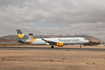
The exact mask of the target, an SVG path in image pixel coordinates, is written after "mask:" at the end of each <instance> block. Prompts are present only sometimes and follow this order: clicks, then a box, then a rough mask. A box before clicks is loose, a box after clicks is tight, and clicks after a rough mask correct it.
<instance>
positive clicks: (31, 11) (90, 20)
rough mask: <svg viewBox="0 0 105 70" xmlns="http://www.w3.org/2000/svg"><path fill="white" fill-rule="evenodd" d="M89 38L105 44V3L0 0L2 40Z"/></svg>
mask: <svg viewBox="0 0 105 70" xmlns="http://www.w3.org/2000/svg"><path fill="white" fill-rule="evenodd" d="M16 29H21V30H22V31H23V32H24V33H25V34H27V35H28V34H29V33H33V34H34V35H59V34H62V35H66V34H70V35H89V36H94V37H96V38H98V39H101V40H103V41H105V0H0V37H2V36H6V35H16V34H17V33H16Z"/></svg>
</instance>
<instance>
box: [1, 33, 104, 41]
mask: <svg viewBox="0 0 105 70" xmlns="http://www.w3.org/2000/svg"><path fill="white" fill-rule="evenodd" d="M27 37H28V35H27ZM39 37H40V36H39V35H34V38H39ZM43 37H44V38H59V37H61V38H62V37H64V38H66V37H84V38H86V39H88V40H89V41H92V42H100V43H104V41H101V40H99V39H98V38H95V37H93V36H87V35H74V36H71V35H65V36H63V35H44V36H43ZM17 39H18V37H17V35H8V36H3V37H1V38H0V42H13V43H15V42H16V40H17Z"/></svg>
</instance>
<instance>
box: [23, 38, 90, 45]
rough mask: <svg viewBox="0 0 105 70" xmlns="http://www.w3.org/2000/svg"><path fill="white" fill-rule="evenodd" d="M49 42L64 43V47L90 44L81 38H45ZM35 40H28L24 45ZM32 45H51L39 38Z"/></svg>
mask: <svg viewBox="0 0 105 70" xmlns="http://www.w3.org/2000/svg"><path fill="white" fill-rule="evenodd" d="M44 39H45V40H47V41H53V42H58V43H63V44H64V45H68V44H85V43H88V42H89V41H88V40H86V39H85V38H81V37H74V38H72V37H71V38H44ZM32 40H33V39H27V40H26V41H24V43H27V44H28V43H29V42H31V41H32ZM30 44H32V45H50V44H49V43H46V42H45V41H43V40H42V39H41V38H37V39H36V40H34V41H32V42H31V43H30Z"/></svg>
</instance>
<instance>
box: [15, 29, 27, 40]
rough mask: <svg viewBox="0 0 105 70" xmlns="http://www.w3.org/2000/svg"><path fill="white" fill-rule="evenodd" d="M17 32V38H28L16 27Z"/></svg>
mask: <svg viewBox="0 0 105 70" xmlns="http://www.w3.org/2000/svg"><path fill="white" fill-rule="evenodd" d="M17 34H18V38H19V39H20V40H27V39H28V38H27V37H26V36H25V35H24V34H23V32H22V31H21V30H20V29H17Z"/></svg>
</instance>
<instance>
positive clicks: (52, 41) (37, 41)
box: [17, 29, 89, 48]
mask: <svg viewBox="0 0 105 70" xmlns="http://www.w3.org/2000/svg"><path fill="white" fill-rule="evenodd" d="M17 34H18V38H19V39H18V42H20V43H25V44H31V45H51V48H54V45H55V46H58V47H63V45H69V44H80V47H81V44H86V43H89V41H88V40H86V39H85V38H82V37H71V38H43V37H41V36H40V38H34V39H28V38H27V37H26V36H25V35H24V34H23V33H22V31H21V30H20V29H17Z"/></svg>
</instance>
